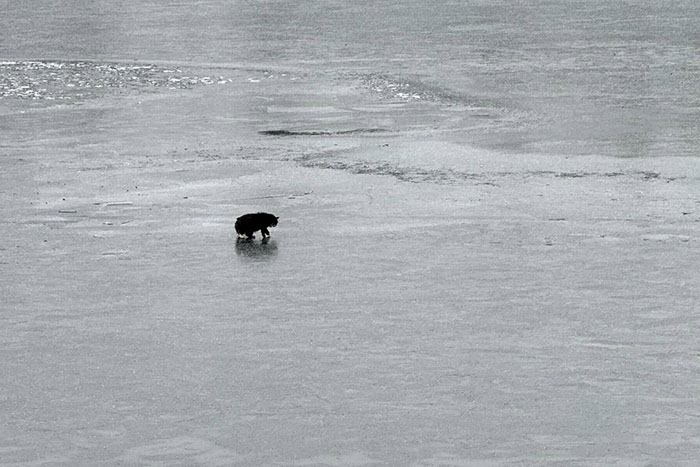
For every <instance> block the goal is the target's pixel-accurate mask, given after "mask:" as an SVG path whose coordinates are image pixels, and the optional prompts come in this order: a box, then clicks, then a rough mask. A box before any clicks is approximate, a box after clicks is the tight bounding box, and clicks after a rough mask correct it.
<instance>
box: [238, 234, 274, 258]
mask: <svg viewBox="0 0 700 467" xmlns="http://www.w3.org/2000/svg"><path fill="white" fill-rule="evenodd" d="M236 254H237V255H238V256H242V257H245V258H249V259H252V260H255V261H263V260H267V259H270V258H272V257H274V256H275V255H276V254H277V242H275V241H274V240H271V239H270V237H265V238H263V239H262V240H260V241H257V240H255V239H249V238H237V239H236Z"/></svg>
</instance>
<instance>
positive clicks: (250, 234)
mask: <svg viewBox="0 0 700 467" xmlns="http://www.w3.org/2000/svg"><path fill="white" fill-rule="evenodd" d="M245 235H246V237H248V240H250V239H251V238H255V235H253V232H246V233H245Z"/></svg>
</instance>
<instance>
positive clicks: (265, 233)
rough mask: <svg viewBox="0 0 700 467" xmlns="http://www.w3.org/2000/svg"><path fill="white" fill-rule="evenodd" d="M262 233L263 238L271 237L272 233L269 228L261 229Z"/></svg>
mask: <svg viewBox="0 0 700 467" xmlns="http://www.w3.org/2000/svg"><path fill="white" fill-rule="evenodd" d="M260 233H261V234H262V236H263V238H265V237H269V236H270V231H269V230H267V227H263V228H262V229H260Z"/></svg>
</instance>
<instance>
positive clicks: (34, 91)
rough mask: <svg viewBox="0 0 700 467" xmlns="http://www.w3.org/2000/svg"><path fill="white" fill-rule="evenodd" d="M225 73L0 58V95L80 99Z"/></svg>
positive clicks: (216, 80)
mask: <svg viewBox="0 0 700 467" xmlns="http://www.w3.org/2000/svg"><path fill="white" fill-rule="evenodd" d="M231 81H232V80H231V79H230V78H226V77H224V76H201V75H198V74H193V73H190V72H187V71H185V70H184V69H182V68H177V67H174V68H165V67H162V66H158V65H153V64H140V63H139V64H137V63H133V64H128V63H110V62H92V61H43V60H40V61H4V62H0V99H23V100H34V101H79V100H85V99H95V98H99V97H104V96H107V95H114V94H121V93H124V92H134V91H136V92H156V91H159V90H163V89H190V88H193V87H195V86H199V85H213V84H225V83H229V82H231Z"/></svg>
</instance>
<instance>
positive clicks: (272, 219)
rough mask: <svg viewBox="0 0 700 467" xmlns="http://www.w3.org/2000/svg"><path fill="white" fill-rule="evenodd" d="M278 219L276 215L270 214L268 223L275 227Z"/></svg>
mask: <svg viewBox="0 0 700 467" xmlns="http://www.w3.org/2000/svg"><path fill="white" fill-rule="evenodd" d="M278 220H279V217H277V216H272V217H271V218H270V225H271V226H272V227H277V221H278Z"/></svg>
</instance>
